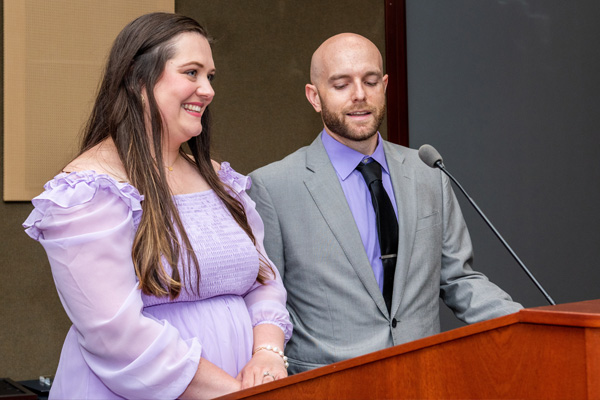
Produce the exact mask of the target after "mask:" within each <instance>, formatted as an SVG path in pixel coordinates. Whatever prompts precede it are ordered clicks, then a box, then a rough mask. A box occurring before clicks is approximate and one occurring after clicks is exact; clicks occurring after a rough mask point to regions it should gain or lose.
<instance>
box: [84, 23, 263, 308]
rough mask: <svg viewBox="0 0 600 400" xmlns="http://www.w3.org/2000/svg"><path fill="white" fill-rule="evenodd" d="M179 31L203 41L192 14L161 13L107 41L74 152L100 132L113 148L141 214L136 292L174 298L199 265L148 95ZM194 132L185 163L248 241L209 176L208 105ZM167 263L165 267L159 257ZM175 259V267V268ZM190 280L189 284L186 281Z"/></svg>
mask: <svg viewBox="0 0 600 400" xmlns="http://www.w3.org/2000/svg"><path fill="white" fill-rule="evenodd" d="M184 32H196V33H198V34H200V35H202V36H203V37H205V38H206V39H207V40H208V39H209V37H208V34H207V32H206V30H205V29H204V28H203V27H202V26H200V25H199V24H198V23H197V22H196V21H195V20H193V19H191V18H188V17H185V16H182V15H178V14H169V13H152V14H146V15H143V16H141V17H139V18H137V19H135V20H134V21H132V22H130V23H129V24H128V25H127V26H126V27H125V28H124V29H123V30H122V31H121V33H119V35H118V36H117V38H116V39H115V42H114V43H113V46H112V49H111V52H110V55H109V59H108V62H107V64H106V68H105V71H104V77H103V79H102V82H101V84H100V88H99V91H98V95H97V97H96V102H95V104H94V108H93V110H92V113H91V115H90V118H89V120H88V122H87V124H86V127H85V129H84V135H83V140H82V144H81V153H83V152H85V151H86V150H88V149H91V148H92V147H94V146H95V145H97V144H99V143H100V142H102V141H103V140H105V139H106V138H108V137H111V138H112V139H113V141H114V143H115V145H116V147H117V152H118V154H119V158H120V160H121V162H122V163H123V166H124V168H125V172H126V174H127V177H128V179H129V181H130V183H131V184H132V185H133V186H134V187H136V188H137V189H138V191H139V192H140V193H141V194H142V195H143V196H144V200H143V202H142V208H143V213H142V217H141V221H140V223H139V226H138V230H137V232H136V234H135V238H134V242H133V248H132V258H133V263H134V267H135V272H136V274H137V277H138V279H139V284H140V287H141V289H142V291H143V292H144V293H146V294H151V295H155V296H166V295H169V297H170V298H172V299H174V298H176V297H177V296H179V294H180V292H181V289H182V287H183V286H184V282H185V280H186V276H185V275H186V274H188V275H189V268H191V267H193V268H195V269H196V276H197V281H196V282H195V288H196V290H199V285H200V279H201V277H200V266H199V263H198V259H197V257H196V254H195V253H194V251H193V250H192V246H191V244H190V240H189V238H188V236H187V234H186V232H185V229H184V227H183V224H182V222H181V219H180V217H179V213H178V211H177V208H176V206H175V203H174V201H173V198H172V193H171V191H170V189H169V186H168V184H167V180H166V176H165V172H164V169H163V167H162V166H163V165H165V164H164V162H163V159H162V151H161V144H162V139H163V135H164V134H165V133H164V132H163V122H162V118H161V116H160V110H159V109H158V105H157V104H156V100H155V98H154V87H155V85H156V83H157V81H158V80H159V79H160V77H161V75H162V73H163V71H164V68H165V64H166V62H167V61H168V60H169V59H171V58H172V57H173V56H174V55H175V50H176V49H175V47H174V39H175V38H176V36H177V35H179V34H181V33H184ZM142 88H145V89H146V94H147V99H146V100H145V101H147V103H148V107H149V110H150V120H151V126H152V132H151V138H152V140H151V141H149V140H148V137H149V135H148V132H147V131H146V127H145V124H144V105H143V100H142V96H141V93H142ZM201 122H202V133H201V134H200V135H198V136H197V137H195V138H193V139H190V140H189V141H188V146H189V148H190V151H191V155H192V157H189V156H187V155H186V154H185V153H184V151H183V150H182V149H180V153H181V154H182V155H183V156H184V158H185V159H186V160H187V161H188V162H190V163H193V164H194V165H195V166H196V168H197V169H198V171H199V173H200V174H201V175H202V177H203V178H204V179H205V180H206V181H207V183H208V184H209V186H210V187H211V188H212V189H213V190H214V192H215V193H216V194H217V195H218V196H219V198H220V199H221V200H222V201H223V203H224V204H225V206H226V207H227V209H228V210H229V212H230V213H231V215H232V216H233V218H234V220H235V221H236V222H237V223H238V224H239V226H240V227H241V228H242V229H243V230H244V232H246V234H247V235H248V237H250V239H251V240H252V242H253V243H254V244H255V245H256V240H255V238H254V235H253V233H252V229H251V228H250V226H249V224H248V220H247V217H246V213H245V211H244V207H243V205H242V204H241V203H240V201H238V200H237V199H236V198H234V197H232V196H231V195H230V194H229V193H228V192H227V190H226V188H225V186H224V184H223V183H222V182H221V180H220V179H219V177H218V176H217V174H216V172H215V170H214V168H213V166H212V162H211V157H210V112H209V110H208V108H207V109H206V110H205V112H204V114H203V116H202V120H201ZM163 258H164V260H165V261H166V262H167V263H168V264H169V265H170V267H171V270H172V271H171V274H170V275H169V273H168V272H167V271H166V270H165V268H164V266H163V263H162V260H163ZM181 258H183V260H182V263H183V266H184V268H183V272H184V273H183V274H184V276H183V277H181V276H180V274H179V270H178V268H177V265H178V262H179V260H180V259H181ZM259 260H260V269H259V274H258V277H257V279H258V281H259V282H261V283H264V282H265V281H266V280H268V279H270V277H273V276H274V271H273V270H272V268H271V266H270V265H269V264H268V263H267V262H266V261H265V259H264V257H263V256H262V255H259ZM190 284H192V283H191V282H190Z"/></svg>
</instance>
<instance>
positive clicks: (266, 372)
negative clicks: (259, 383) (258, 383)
mask: <svg viewBox="0 0 600 400" xmlns="http://www.w3.org/2000/svg"><path fill="white" fill-rule="evenodd" d="M267 376H270V377H271V378H273V380H275V377H274V376H273V375H271V373H270V372H269V371H265V372H263V379H264V378H266V377H267Z"/></svg>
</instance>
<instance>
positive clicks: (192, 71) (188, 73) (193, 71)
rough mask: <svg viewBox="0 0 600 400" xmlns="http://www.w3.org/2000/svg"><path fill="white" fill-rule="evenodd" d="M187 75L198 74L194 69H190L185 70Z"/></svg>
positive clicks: (193, 75)
mask: <svg viewBox="0 0 600 400" xmlns="http://www.w3.org/2000/svg"><path fill="white" fill-rule="evenodd" d="M185 73H186V74H187V75H189V76H192V77H195V76H196V75H198V71H196V70H195V69H193V70H190V71H186V72H185Z"/></svg>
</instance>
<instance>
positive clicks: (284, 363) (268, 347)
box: [252, 344, 290, 369]
mask: <svg viewBox="0 0 600 400" xmlns="http://www.w3.org/2000/svg"><path fill="white" fill-rule="evenodd" d="M260 350H269V351H272V352H273V353H275V354H277V355H278V356H279V357H281V359H282V360H283V365H285V368H286V369H287V367H288V366H289V365H290V364H289V363H288V361H287V359H288V358H287V357H286V355H285V354H283V350H279V347H277V346H275V347H273V346H271V345H270V344H268V345H266V346H260V347H257V348H255V349H254V351H253V352H252V354H256V352H258V351H260Z"/></svg>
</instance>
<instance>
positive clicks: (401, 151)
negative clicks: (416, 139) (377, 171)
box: [383, 140, 426, 166]
mask: <svg viewBox="0 0 600 400" xmlns="http://www.w3.org/2000/svg"><path fill="white" fill-rule="evenodd" d="M383 147H384V151H385V153H386V157H389V156H390V155H394V156H400V157H402V158H403V159H404V161H405V162H407V163H409V164H416V165H418V166H421V164H422V165H423V166H426V165H425V164H423V162H422V161H421V159H420V158H419V152H418V150H415V149H411V148H409V147H406V146H402V145H400V144H396V143H392V142H388V141H387V140H384V141H383Z"/></svg>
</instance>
